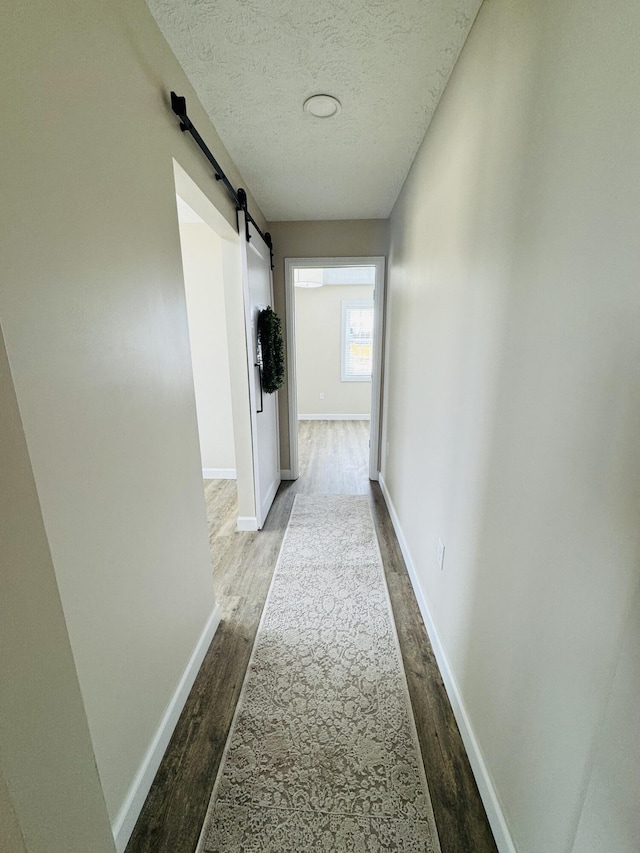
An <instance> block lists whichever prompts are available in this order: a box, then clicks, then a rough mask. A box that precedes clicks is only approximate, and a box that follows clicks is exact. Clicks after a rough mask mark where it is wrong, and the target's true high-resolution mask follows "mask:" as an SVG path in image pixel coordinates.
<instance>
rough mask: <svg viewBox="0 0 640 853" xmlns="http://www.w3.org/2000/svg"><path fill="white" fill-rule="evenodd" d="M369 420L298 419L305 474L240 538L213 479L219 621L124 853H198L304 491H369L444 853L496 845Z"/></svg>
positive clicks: (225, 495)
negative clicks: (374, 460)
mask: <svg viewBox="0 0 640 853" xmlns="http://www.w3.org/2000/svg"><path fill="white" fill-rule="evenodd" d="M368 429H369V424H368V422H365V421H304V422H301V423H300V433H299V439H300V478H299V479H298V480H297V481H295V482H283V483H282V485H281V487H280V490H279V492H278V495H277V497H276V499H275V501H274V504H273V506H272V509H271V511H270V513H269V517H268V519H267V523H266V525H265V527H264V529H263V530H262V531H261V532H260V533H237V532H236V531H235V526H234V524H235V517H236V499H235V483H234V481H231V480H227V481H206V484H205V494H206V499H207V515H208V523H209V531H210V543H211V550H212V558H213V571H214V583H215V588H216V594H217V597H218V599H219V601H220V603H221V606H222V622H221V624H220V627H219V629H218V631H217V633H216V635H215V637H214V640H213V642H212V644H211V647H210V648H209V651H208V653H207V656H206V658H205V660H204V663H203V665H202V668H201V670H200V673H199V675H198V677H197V679H196V682H195V684H194V687H193V689H192V691H191V694H190V696H189V699H188V701H187V704H186V706H185V708H184V711H183V713H182V715H181V717H180V721H179V723H178V725H177V727H176V729H175V732H174V735H173V737H172V740H171V743H170V745H169V748H168V750H167V752H166V754H165V757H164V760H163V762H162V764H161V766H160V769H159V771H158V774H157V776H156V779H155V781H154V783H153V786H152V788H151V791H150V794H149V797H148V799H147V802H146V803H145V806H144V808H143V811H142V813H141V815H140V818H139V820H138V823H137V825H136V828H135V830H134V833H133V835H132V837H131V840H130V842H129V845H128V847H127V853H169V851H171V853H183V851H184V853H191V851H192V850H194V848H195V845H196V842H197V840H198V836H199V833H200V828H201V825H202V821H203V819H204V815H205V812H206V809H207V805H208V802H209V797H210V794H211V789H212V787H213V783H214V781H215V777H216V772H217V769H218V765H219V763H220V759H221V757H222V753H223V750H224V745H225V741H226V738H227V733H228V731H229V727H230V724H231V719H232V717H233V713H234V710H235V706H236V702H237V700H238V696H239V693H240V689H241V686H242V681H243V678H244V674H245V671H246V668H247V663H248V660H249V656H250V654H251V649H252V646H253V641H254V638H255V634H256V630H257V626H258V623H259V620H260V615H261V612H262V608H263V605H264V601H265V598H266V594H267V591H268V588H269V584H270V581H271V577H272V573H273V570H274V567H275V564H276V560H277V557H278V553H279V550H280V546H281V543H282V537H283V535H284V531H285V529H286V526H287V522H288V519H289V515H290V513H291V507H292V504H293V499H294V497H295V495H296V494H299V493H306V494H366V495H368V496H369V502H370V506H371V509H372V512H373V517H374V521H375V524H376V531H377V535H378V539H379V544H380V550H381V553H382V559H383V564H384V569H385V575H386V579H387V585H388V587H389V593H390V596H391V601H392V607H393V611H394V616H395V619H396V625H397V630H398V635H399V639H400V645H401V650H402V655H403V661H404V665H405V671H406V675H407V680H408V684H409V691H410V695H411V701H412V706H413V712H414V716H415V722H416V726H417V730H418V737H419V740H420V745H421V749H422V754H423V757H424V761H425V767H426V771H427V778H428V782H429V789H430V794H431V799H432V803H433V810H434V813H435V818H436V824H437V827H438V833H439V837H440V844H441V848H442V851H443V853H489V851H494V850H495V849H496V848H495V845H494V842H493V838H492V835H491V831H490V829H489V825H488V823H487V820H486V816H485V813H484V809H483V806H482V802H481V800H480V797H479V794H478V791H477V788H476V784H475V781H474V779H473V775H472V773H471V769H470V766H469V763H468V760H467V757H466V753H465V750H464V746H463V744H462V741H461V739H460V735H459V732H458V729H457V726H456V723H455V720H454V717H453V713H452V711H451V707H450V705H449V701H448V699H447V696H446V693H445V690H444V686H443V684H442V679H441V677H440V674H439V671H438V669H437V665H436V662H435V658H434V657H433V652H432V650H431V646H430V643H429V640H428V638H427V635H426V632H425V630H424V626H423V623H422V619H421V617H420V613H419V610H418V606H417V603H416V601H415V597H414V595H413V591H412V588H411V583H410V580H409V577H408V575H407V572H406V569H405V567H404V563H403V560H402V556H401V554H400V549H399V546H398V543H397V540H396V536H395V533H394V531H393V528H392V525H391V521H390V518H389V514H388V512H387V509H386V506H385V503H384V499H383V497H382V493H381V491H380V488H379V486H378V484H377V483H373V482H370V481H369V479H368V476H367V465H368V458H367V457H368V453H367V450H368V448H367V440H368Z"/></svg>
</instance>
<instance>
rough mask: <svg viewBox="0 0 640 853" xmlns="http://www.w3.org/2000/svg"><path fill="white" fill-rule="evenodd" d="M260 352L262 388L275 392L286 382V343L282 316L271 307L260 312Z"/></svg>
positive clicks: (265, 390) (268, 392) (266, 391)
mask: <svg viewBox="0 0 640 853" xmlns="http://www.w3.org/2000/svg"><path fill="white" fill-rule="evenodd" d="M258 352H259V361H260V365H261V368H262V388H263V390H264V392H265V394H273V393H274V392H275V391H277V390H278V388H281V387H282V384H283V383H284V344H283V342H282V326H281V324H280V318H279V317H278V315H277V314H276V313H275V311H273V310H272V309H271V308H270V307H269V308H263V309H262V311H259V312H258Z"/></svg>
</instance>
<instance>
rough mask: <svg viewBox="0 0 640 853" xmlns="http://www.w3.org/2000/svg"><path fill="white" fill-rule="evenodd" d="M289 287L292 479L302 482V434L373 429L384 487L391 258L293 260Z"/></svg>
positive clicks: (373, 452) (373, 475)
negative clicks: (324, 426) (387, 267)
mask: <svg viewBox="0 0 640 853" xmlns="http://www.w3.org/2000/svg"><path fill="white" fill-rule="evenodd" d="M285 283H286V300H287V305H286V308H287V318H288V322H287V370H288V376H289V383H288V390H289V448H290V466H291V471H290V476H291V479H297V477H298V476H299V474H300V454H299V435H300V428H301V427H302V428H304V424H305V422H310V421H318V420H321V421H353V422H357V421H365V422H368V424H369V430H368V445H369V446H368V454H367V456H368V472H369V479H371V480H377V479H378V475H379V470H380V464H379V451H380V405H381V381H382V330H383V306H384V258H382V257H359V258H354V257H350V258H287V259H286V260H285ZM363 426H364V425H360V427H359V431H360V432H363V429H362V428H363Z"/></svg>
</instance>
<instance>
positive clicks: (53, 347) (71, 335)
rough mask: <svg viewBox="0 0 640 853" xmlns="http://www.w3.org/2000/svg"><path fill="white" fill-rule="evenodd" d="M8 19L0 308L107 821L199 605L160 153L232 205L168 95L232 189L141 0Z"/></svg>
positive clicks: (197, 626)
mask: <svg viewBox="0 0 640 853" xmlns="http://www.w3.org/2000/svg"><path fill="white" fill-rule="evenodd" d="M5 12H6V14H5V19H6V22H8V23H7V27H8V29H7V28H5V39H4V46H3V50H2V55H1V57H0V68H1V71H2V80H3V85H4V86H5V87H6V90H7V91H10V92H11V101H12V103H13V104H14V105H19V106H16V109H17V111H18V113H19V118H15V119H14V120H11V121H7V122H5V123H4V127H3V132H2V134H1V137H0V168H1V169H2V173H3V174H2V177H1V184H2V188H3V189H2V196H3V198H2V209H1V213H0V216H1V217H2V220H1V222H0V243H1V246H0V254H1V256H2V264H3V275H2V281H1V282H0V319H1V321H2V324H3V327H4V331H5V338H6V345H7V352H8V355H9V361H10V364H11V372H12V376H13V381H14V384H15V389H16V394H17V399H18V404H19V406H20V411H21V415H22V420H23V424H24V431H25V435H26V440H27V446H28V450H29V455H30V459H31V463H32V466H33V472H34V477H35V482H36V485H37V488H38V494H39V499H40V503H41V507H42V514H43V518H44V525H45V529H46V532H47V536H48V540H49V546H50V549H51V555H52V559H53V564H54V567H55V572H56V579H57V584H58V587H59V590H60V597H61V600H62V606H63V609H64V614H65V619H66V623H67V627H68V631H69V637H70V641H71V647H72V649H73V655H74V659H75V665H76V668H77V672H78V679H79V683H80V688H81V691H82V696H83V700H84V704H85V708H86V714H87V719H88V724H89V729H90V732H91V738H92V742H93V748H94V750H95V756H96V760H97V765H98V770H99V773H100V778H101V781H102V786H103V789H104V795H105V798H106V802H107V807H108V811H109V815H110V818H111V820H112V822H114V823H115V822H117V818H118V815H119V813H121V808H122V807H123V804H125V798H126V795H127V791H128V789H129V787H130V785H131V784H132V782H133V781H134V778H135V774H136V772H137V771H138V769H139V767H140V764H141V762H142V760H143V758H144V756H145V754H146V751H147V749H148V747H149V746H150V743H151V741H152V738H153V736H154V734H155V732H156V730H157V727H158V725H159V723H160V721H161V718H162V716H163V713H164V711H165V709H166V707H167V703H168V702H169V700H170V698H171V697H172V695H173V693H174V690H175V689H176V687H177V685H178V681H179V679H180V677H181V675H182V674H183V672H184V669H185V666H186V664H187V662H188V660H189V658H190V655H191V653H192V650H193V649H194V646H195V644H196V643H197V642H198V639H199V637H200V636H201V632H202V630H203V627H204V625H205V623H206V621H207V618H208V616H209V614H210V612H211V610H212V608H213V606H214V594H213V588H212V581H211V573H210V557H209V549H208V537H207V527H206V520H205V511H204V503H203V495H202V480H201V465H200V459H199V453H198V439H197V428H196V411H195V404H194V392H193V381H192V372H191V360H190V354H189V345H188V333H187V315H186V307H185V299H184V286H183V281H182V265H181V258H180V244H179V236H178V226H177V215H176V203H175V187H174V176H173V162H172V158H173V157H175V159H176V160H177V161H179V162H180V163H181V164H182V166H183V167H184V168H185V169H186V171H187V172H188V173H189V174H190V175H191V176H192V177H193V178H194V180H195V181H196V182H197V183H199V184H200V185H201V187H202V188H203V189H204V190H205V192H206V193H207V194H208V195H209V197H210V198H211V199H212V200H213V201H214V203H216V204H217V205H218V206H219V207H220V209H221V210H222V211H223V213H224V216H225V217H226V219H227V221H228V222H230V223H235V210H234V207H233V205H232V204H231V203H230V202H229V201H228V199H227V197H226V194H225V192H224V188H223V187H221V186H220V185H219V184H217V183H216V182H215V181H214V180H212V176H211V169H210V167H209V165H208V164H207V163H206V161H205V159H204V158H203V157H202V155H201V154H200V152H199V151H198V150H197V148H196V146H195V145H194V143H193V141H192V140H190V139H189V138H188V137H187V136H185V135H183V134H182V133H181V132H180V130H179V127H178V123H177V121H176V119H175V116H174V115H173V114H172V113H171V110H170V108H169V102H168V100H169V90H170V89H172V88H174V89H175V90H177V91H178V92H179V93H184V94H185V95H186V96H187V101H188V106H189V113H190V115H191V117H192V119H193V120H194V122H195V124H196V126H197V127H198V129H199V130H200V132H201V133H202V135H203V136H204V137H205V138H206V139H207V141H208V143H209V145H210V146H211V147H212V149H213V150H214V151H215V153H216V157H217V158H218V159H219V161H220V162H221V164H222V166H223V167H224V169H225V170H226V171H227V172H228V174H229V177H230V179H231V181H232V182H233V183H234V184H235V185H240V184H242V183H243V181H242V178H241V176H240V175H239V174H238V173H237V171H236V170H235V169H234V167H233V164H232V163H231V162H230V160H229V157H228V155H227V154H226V152H225V151H224V148H223V146H222V144H221V143H220V141H219V139H218V137H217V135H216V133H215V130H214V128H213V127H212V126H211V125H210V123H209V122H208V121H207V119H206V116H205V114H204V112H203V110H202V108H201V107H200V106H199V104H198V102H197V100H196V98H195V95H194V94H193V91H192V89H191V87H190V86H189V85H188V83H187V81H186V78H185V77H184V74H183V73H182V71H181V69H180V67H179V65H178V63H177V62H176V60H175V58H174V57H173V55H172V54H171V52H170V50H169V48H168V47H167V45H166V43H165V42H164V40H163V39H162V37H161V35H160V32H159V31H158V29H157V28H156V26H155V24H154V22H153V20H152V18H151V15H150V13H149V11H148V9H147V7H146V5H145V4H144V2H143V0H133V2H131V0H126V1H125V0H114V2H111V3H107V4H105V3H101V2H98V0H87V2H83V3H77V2H72V0H61V2H59V3H56V4H55V6H54V5H52V4H50V3H47V2H44V0H35V2H31V3H22V2H17V0H15V2H14V0H10V2H9V6H8V8H5ZM250 206H251V209H252V211H253V213H254V216H256V218H257V219H258V221H259V222H260V223H261V224H262V225H264V221H263V219H262V217H261V215H260V212H259V211H258V209H257V208H256V206H255V204H253V202H252V201H251V200H250ZM27 663H28V662H25V665H27ZM36 698H37V697H35V696H34V699H36ZM98 837H99V833H98V834H97V835H96V838H98ZM98 843H100V842H99V841H96V844H98ZM59 849H63V848H59ZM85 849H88V847H85ZM92 849H94V848H92Z"/></svg>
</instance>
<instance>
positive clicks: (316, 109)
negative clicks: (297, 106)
mask: <svg viewBox="0 0 640 853" xmlns="http://www.w3.org/2000/svg"><path fill="white" fill-rule="evenodd" d="M302 108H303V109H304V111H305V112H306V113H310V114H311V115H312V116H315V117H316V118H333V116H337V115H338V113H339V112H340V110H341V109H342V104H341V103H340V101H339V100H338V99H337V98H334V97H333V95H312V96H311V97H310V98H307V100H306V101H305V102H304V104H303V105H302Z"/></svg>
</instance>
